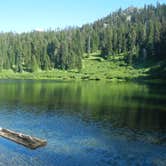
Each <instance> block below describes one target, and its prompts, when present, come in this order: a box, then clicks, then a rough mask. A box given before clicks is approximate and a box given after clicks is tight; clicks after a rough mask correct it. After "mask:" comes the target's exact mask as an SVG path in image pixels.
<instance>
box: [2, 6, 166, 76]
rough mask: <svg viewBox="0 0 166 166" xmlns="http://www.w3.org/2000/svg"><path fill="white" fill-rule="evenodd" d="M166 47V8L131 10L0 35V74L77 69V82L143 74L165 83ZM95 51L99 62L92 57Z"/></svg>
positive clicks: (132, 8)
mask: <svg viewBox="0 0 166 166" xmlns="http://www.w3.org/2000/svg"><path fill="white" fill-rule="evenodd" d="M165 46H166V5H165V4H159V3H158V4H157V5H156V6H152V5H149V6H145V7H144V8H142V9H138V8H135V7H129V8H127V9H125V10H121V9H119V10H118V11H116V12H114V13H111V14H110V15H108V16H107V17H105V18H103V19H100V20H98V21H96V22H94V23H92V24H87V25H84V26H82V27H81V28H67V29H64V30H61V31H47V32H38V31H33V32H30V33H22V34H17V33H12V32H10V33H1V34H0V50H1V51H0V71H1V74H0V75H1V77H5V75H6V74H5V73H8V74H7V75H19V73H22V75H24V74H25V73H26V76H28V75H29V76H30V77H31V76H33V75H34V73H36V72H37V73H38V72H41V73H44V72H45V71H46V73H50V72H51V73H52V72H53V71H54V72H55V73H56V72H57V71H58V72H59V73H60V74H62V77H63V73H71V71H73V74H74V75H75V74H76V75H77V78H80V77H85V79H86V78H87V79H88V78H92V79H95V78H96V79H102V78H104V79H108V78H110V79H111V78H123V79H124V78H125V79H128V78H133V77H138V76H141V77H142V76H145V75H146V76H148V75H149V77H150V78H161V79H163V78H165V68H166V67H165V66H166V65H165V64H166V63H165V61H166V59H165V58H166V57H165V55H166V51H165ZM96 52H97V53H99V54H98V55H97V57H98V58H97V59H96V57H95V58H94V56H93V53H96ZM93 58H94V59H93ZM89 67H90V68H89ZM64 70H65V71H64ZM74 71H77V72H76V73H75V72H74ZM89 71H91V72H89ZM122 71H123V72H122ZM133 71H134V72H133ZM140 71H143V72H140ZM145 71H146V72H145ZM9 73H10V74H9ZM12 73H13V74H12ZM119 73H120V74H119ZM138 73H139V74H138ZM84 74H85V76H84ZM133 75H134V76H133ZM49 77H51V78H52V77H56V76H54V74H52V76H51V75H50V76H49ZM60 77H61V76H60ZM69 77H70V74H69ZM71 77H73V78H74V77H75V76H71Z"/></svg>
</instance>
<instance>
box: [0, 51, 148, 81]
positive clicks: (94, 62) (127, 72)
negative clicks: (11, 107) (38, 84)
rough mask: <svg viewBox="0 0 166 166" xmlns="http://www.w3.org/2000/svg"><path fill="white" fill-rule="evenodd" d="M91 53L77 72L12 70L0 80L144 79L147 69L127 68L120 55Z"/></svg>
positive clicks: (5, 71)
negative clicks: (110, 55)
mask: <svg viewBox="0 0 166 166" xmlns="http://www.w3.org/2000/svg"><path fill="white" fill-rule="evenodd" d="M98 55H99V53H96V54H95V53H93V54H91V55H90V56H85V58H84V59H83V68H82V70H81V71H78V70H69V71H64V70H58V69H54V70H49V71H37V72H34V73H29V72H22V73H15V72H14V71H12V70H3V71H2V72H0V79H36V80H38V79H53V80H110V81H117V80H118V81H126V80H133V79H137V78H138V77H144V76H146V75H147V74H146V73H147V71H148V70H149V69H148V68H141V69H135V68H134V67H132V66H128V65H127V64H126V63H125V62H124V60H123V57H122V56H121V55H120V56H119V57H116V59H109V60H105V59H103V58H101V57H99V56H98Z"/></svg>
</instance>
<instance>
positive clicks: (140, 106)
mask: <svg viewBox="0 0 166 166" xmlns="http://www.w3.org/2000/svg"><path fill="white" fill-rule="evenodd" d="M0 126H1V127H4V128H8V129H13V130H16V131H20V132H23V133H25V134H30V135H33V136H37V137H41V138H44V139H47V141H48V145H47V146H46V147H43V148H39V149H37V150H29V149H27V148H25V147H22V146H21V145H17V144H15V143H13V142H11V141H8V140H5V139H4V138H0V166H1V165H2V166H4V165H12V166H18V165H24V166H26V165H33V166H36V165H39V166H45V165H46V166H111V165H113V166H116V165H117V166H136V165H138V166H165V165H166V88H165V86H163V85H145V84H137V83H110V82H75V83H73V82H55V81H5V80H1V81H0Z"/></svg>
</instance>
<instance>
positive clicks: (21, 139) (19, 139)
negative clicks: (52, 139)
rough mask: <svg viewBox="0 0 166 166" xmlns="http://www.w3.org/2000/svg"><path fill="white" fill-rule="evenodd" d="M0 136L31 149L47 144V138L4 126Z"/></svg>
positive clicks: (0, 130) (0, 129)
mask: <svg viewBox="0 0 166 166" xmlns="http://www.w3.org/2000/svg"><path fill="white" fill-rule="evenodd" d="M0 136H2V137H4V138H7V139H9V140H11V141H14V142H16V143H18V144H21V145H24V146H25V147H28V148H30V149H36V148H38V147H42V146H45V145H46V144H47V141H46V140H42V139H39V138H36V137H32V136H29V135H25V134H22V133H17V132H14V131H11V130H8V129H3V128H0Z"/></svg>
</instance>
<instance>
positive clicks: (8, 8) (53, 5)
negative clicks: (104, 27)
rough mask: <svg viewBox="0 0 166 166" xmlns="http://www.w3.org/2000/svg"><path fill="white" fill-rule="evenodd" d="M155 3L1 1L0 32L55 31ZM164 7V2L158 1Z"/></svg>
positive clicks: (151, 0) (143, 0)
mask: <svg viewBox="0 0 166 166" xmlns="http://www.w3.org/2000/svg"><path fill="white" fill-rule="evenodd" d="M156 2H157V0H0V32H9V31H12V32H18V33H21V32H29V31H32V30H41V31H42V30H48V29H52V30H55V29H57V28H65V27H69V26H81V25H83V24H86V23H91V22H93V21H96V20H98V19H100V18H102V17H104V16H107V15H108V14H110V13H111V12H114V11H116V10H118V9H119V8H122V9H125V8H127V7H129V6H136V7H143V6H144V4H154V5H155V4H156ZM158 2H160V3H165V2H166V0H158Z"/></svg>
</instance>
